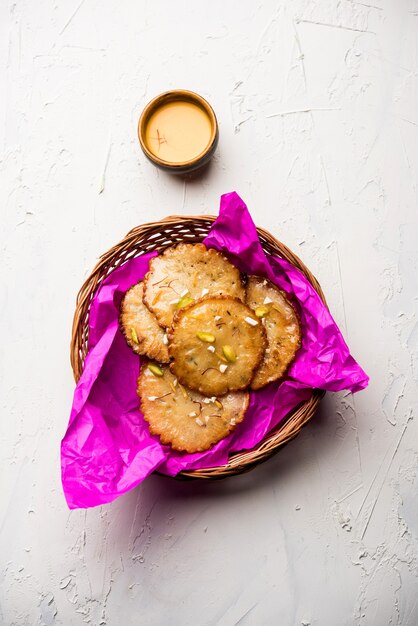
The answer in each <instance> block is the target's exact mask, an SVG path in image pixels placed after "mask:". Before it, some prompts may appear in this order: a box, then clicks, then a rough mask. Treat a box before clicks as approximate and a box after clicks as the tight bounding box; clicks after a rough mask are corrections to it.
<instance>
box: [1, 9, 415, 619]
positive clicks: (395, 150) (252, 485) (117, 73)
mask: <svg viewBox="0 0 418 626" xmlns="http://www.w3.org/2000/svg"><path fill="white" fill-rule="evenodd" d="M0 28H1V32H0V35H1V36H0V59H1V70H0V71H1V74H0V76H1V93H2V95H1V98H0V183H1V188H0V205H1V216H2V220H1V224H2V226H1V291H0V297H1V311H2V331H3V332H2V339H3V341H2V346H1V371H0V385H1V406H2V417H1V423H0V432H1V464H0V487H1V504H0V507H1V508H0V524H1V535H0V557H1V558H0V585H1V591H0V623H1V625H2V626H3V625H5V626H9V625H12V624H13V625H16V626H23V625H25V626H26V625H34V624H36V625H37V624H45V625H47V626H54V625H56V626H58V625H63V626H69V625H76V626H78V625H79V624H80V625H81V624H84V623H87V624H92V625H102V626H104V625H109V626H114V625H115V626H129V625H137V624H141V625H142V624H143V625H145V626H148V625H151V626H154V625H164V626H165V625H176V626H177V625H179V626H188V625H190V626H203V625H208V626H209V625H220V626H233V625H235V624H239V625H240V626H249V625H254V626H259V625H263V626H264V625H267V626H269V625H280V626H282V625H291V626H293V625H294V624H295V625H299V624H301V625H302V624H304V625H307V624H311V625H314V624H315V625H319V626H340V625H352V624H355V625H360V624H361V625H373V626H374V625H376V626H382V625H386V624H391V625H395V624H401V625H402V626H416V624H418V601H417V598H418V477H417V473H418V420H417V416H416V413H415V416H414V409H415V410H416V408H417V391H416V389H417V352H416V348H417V343H418V325H417V319H416V316H415V315H416V310H417V299H416V296H417V252H416V251H417V247H418V242H417V232H418V224H417V157H418V106H417V105H418V4H417V2H416V0H373V1H372V0H366V2H355V1H349V0H340V1H337V0H321V1H319V0H318V1H317V2H315V1H314V0H287V1H285V0H282V1H281V2H273V1H272V0H264V1H263V2H261V0H260V1H259V2H258V3H256V2H252V1H251V0H245V1H243V0H241V1H239V2H238V1H234V2H232V1H230V2H225V1H223V2H221V1H220V0H216V1H211V2H192V1H190V2H186V1H185V0H177V1H176V2H169V1H166V2H163V1H162V0H153V1H151V0H147V1H145V0H142V1H134V0H126V1H125V2H116V1H115V0H110V1H108V2H99V1H98V0H82V1H81V2H79V0H76V1H74V0H71V1H70V0H67V1H66V2H64V0H56V1H55V2H54V1H52V0H51V1H48V0H37V1H36V2H30V1H29V0H27V1H24V0H17V1H16V2H10V3H9V2H7V0H3V1H2V2H1V3H0ZM174 87H186V88H190V89H194V90H196V91H198V92H200V93H202V95H204V96H206V97H208V99H209V100H210V102H211V103H212V104H213V106H214V108H215V110H216V112H217V114H218V117H219V122H220V131H221V141H220V146H219V150H218V153H217V155H216V158H215V160H214V162H213V164H212V167H211V168H210V170H209V172H207V173H206V174H205V176H204V177H203V178H199V179H196V180H191V181H187V182H184V181H183V180H180V179H173V178H171V177H169V176H168V175H166V174H163V173H160V172H158V171H157V170H156V169H154V167H153V166H152V165H151V164H149V163H147V162H146V161H145V159H144V157H143V155H142V154H141V153H140V150H139V148H138V144H137V140H136V134H135V133H136V122H137V118H138V115H139V113H140V111H141V108H142V106H143V105H145V103H146V102H147V101H148V100H149V99H150V98H151V97H152V96H154V95H155V94H157V93H159V92H160V91H163V90H165V89H167V88H174ZM233 189H235V190H236V191H238V192H239V193H240V194H241V195H242V197H243V198H244V199H245V200H246V202H247V203H248V205H249V207H250V209H251V211H252V214H253V217H254V219H255V221H256V222H257V223H258V224H260V225H263V226H264V227H266V228H268V229H269V230H271V231H272V232H273V233H274V234H276V236H278V237H279V238H280V239H282V240H283V241H284V242H286V243H287V244H288V245H289V246H290V247H291V248H293V249H294V250H295V251H296V252H297V253H299V254H300V256H301V257H302V258H303V259H304V260H305V261H306V263H307V264H308V265H309V266H310V268H311V269H312V270H313V272H314V273H315V274H316V275H317V277H318V278H319V280H320V282H321V283H322V285H323V288H324V290H325V292H326V294H327V297H328V300H329V304H330V307H331V310H332V312H333V314H334V316H335V318H336V320H337V321H338V322H339V324H340V325H341V328H342V329H343V332H344V334H345V336H346V338H347V340H348V342H349V344H350V347H351V349H352V352H353V354H354V355H355V356H356V357H357V358H358V360H359V361H360V363H361V364H362V365H363V367H364V368H365V369H366V370H367V372H368V373H369V374H370V376H371V384H370V387H369V389H368V390H367V391H365V392H363V393H361V394H359V395H358V396H356V397H355V398H353V397H351V396H350V395H345V394H340V395H328V396H327V398H326V400H325V401H324V403H323V405H322V408H321V411H320V414H319V415H318V417H317V418H316V419H315V420H313V421H312V422H311V424H310V425H309V426H308V427H307V428H306V429H305V430H304V432H303V433H302V435H301V436H300V437H299V438H298V439H297V440H295V441H294V442H293V443H292V444H291V445H289V446H288V447H287V448H286V449H284V450H283V451H282V452H280V454H279V455H278V456H277V457H276V458H275V459H273V460H271V461H270V462H269V463H267V464H266V465H265V466H262V467H259V468H258V469H257V470H255V471H254V472H252V473H251V474H248V475H246V476H243V477H239V478H236V479H232V480H229V481H227V482H222V483H215V484H209V485H200V484H199V485H196V484H178V483H177V482H175V481H173V480H168V479H163V478H159V477H152V478H150V479H149V480H147V481H146V482H145V483H144V484H143V485H142V486H140V487H139V488H137V489H135V490H134V491H132V492H131V493H128V494H127V495H125V496H124V497H122V498H121V499H119V500H118V501H117V502H115V503H113V504H112V505H109V506H104V507H102V508H100V509H95V510H88V511H75V512H72V513H69V512H68V510H67V508H66V505H65V503H64V499H63V496H62V492H61V485H60V470H59V442H60V438H61V436H62V434H63V432H64V430H65V427H66V423H67V418H68V413H69V408H70V404H71V398H72V392H73V381H72V376H71V371H70V367H69V360H68V344H69V337H70V327H71V319H72V314H73V308H74V298H75V294H76V292H77V290H78V288H79V286H80V284H81V282H82V280H83V278H84V277H85V276H86V275H87V273H88V272H89V270H90V269H91V268H92V266H93V264H94V263H95V260H96V258H97V256H98V255H99V254H100V253H101V252H103V251H105V250H106V249H107V248H108V247H109V246H111V245H113V244H114V243H115V242H116V241H117V240H118V239H119V238H121V237H122V236H123V235H124V234H125V233H126V232H127V231H128V230H129V229H130V228H131V227H133V226H134V225H136V224H139V223H141V222H144V221H147V220H150V219H155V218H158V217H159V216H164V215H167V214H168V213H184V214H189V213H200V212H207V213H211V212H215V211H217V208H218V199H219V195H220V194H221V193H223V192H226V191H230V190H233Z"/></svg>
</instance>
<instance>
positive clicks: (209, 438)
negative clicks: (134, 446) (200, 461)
mask: <svg viewBox="0 0 418 626" xmlns="http://www.w3.org/2000/svg"><path fill="white" fill-rule="evenodd" d="M137 393H138V396H139V398H140V400H141V407H140V408H141V411H142V413H143V415H144V419H145V420H146V421H147V422H148V425H149V429H150V432H151V434H152V435H158V436H159V438H160V440H161V443H163V444H168V445H170V446H171V447H172V448H173V450H178V451H180V452H188V453H193V452H204V451H205V450H208V449H209V448H210V447H211V446H213V445H214V444H215V443H217V442H218V441H220V440H221V439H223V438H224V437H226V436H227V435H229V433H231V432H232V431H233V430H234V429H235V428H236V426H237V424H239V423H240V422H242V420H243V419H244V415H245V411H246V410H247V407H248V402H249V394H248V392H246V391H237V392H233V393H228V394H227V395H225V396H223V397H222V398H220V399H217V398H216V397H212V398H207V397H205V396H203V395H202V394H200V393H198V392H196V391H192V390H190V389H186V388H185V387H183V385H181V384H180V383H179V382H178V380H177V378H176V377H175V376H174V374H173V373H172V372H171V371H170V369H169V368H168V367H167V366H164V365H158V364H156V363H144V364H143V365H142V367H141V374H140V376H139V378H138V386H137Z"/></svg>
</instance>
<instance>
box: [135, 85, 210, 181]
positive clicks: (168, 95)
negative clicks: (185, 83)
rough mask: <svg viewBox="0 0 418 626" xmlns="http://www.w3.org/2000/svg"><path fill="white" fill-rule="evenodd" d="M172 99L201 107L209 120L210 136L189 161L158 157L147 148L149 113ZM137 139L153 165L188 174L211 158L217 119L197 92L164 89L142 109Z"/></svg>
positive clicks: (174, 172)
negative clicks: (199, 151) (164, 90)
mask: <svg viewBox="0 0 418 626" xmlns="http://www.w3.org/2000/svg"><path fill="white" fill-rule="evenodd" d="M173 100H174V101H182V102H191V103H192V104H195V105H196V106H198V107H199V108H201V109H203V111H204V112H205V113H206V115H207V116H208V118H209V121H210V125H211V136H210V140H209V143H208V145H207V146H206V148H205V149H204V150H203V151H202V152H201V153H200V154H198V155H197V156H195V157H194V158H193V159H190V160H189V161H181V162H173V161H165V160H164V159H160V158H159V157H158V156H156V155H155V154H154V153H153V152H152V151H151V150H150V149H149V147H148V145H147V142H146V129H147V124H148V122H149V120H150V117H151V115H152V114H153V113H154V112H155V110H156V109H158V108H159V107H161V106H162V105H164V104H167V103H168V102H171V101H173ZM138 139H139V143H140V145H141V148H142V150H143V152H144V154H145V155H146V156H147V158H148V159H149V160H150V161H151V162H152V163H154V165H156V166H157V167H159V168H161V169H162V170H165V171H166V172H171V173H173V174H188V173H189V172H193V171H195V170H197V169H199V168H201V167H203V166H204V165H206V164H207V163H208V162H209V160H210V159H211V158H212V156H213V153H214V152H215V150H216V146H217V145H218V139H219V129H218V121H217V119H216V115H215V112H214V110H213V109H212V107H211V106H210V104H209V102H207V101H206V100H205V99H204V98H202V96H199V94H197V93H194V92H193V91H186V90H184V89H175V90H173V91H166V92H165V93H162V94H160V95H159V96H156V97H155V98H153V100H151V102H149V103H148V104H147V106H146V107H145V109H144V110H143V111H142V114H141V117H140V118H139V122H138Z"/></svg>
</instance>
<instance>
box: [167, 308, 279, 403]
mask: <svg viewBox="0 0 418 626" xmlns="http://www.w3.org/2000/svg"><path fill="white" fill-rule="evenodd" d="M168 342H169V344H168V350H169V355H170V357H171V359H172V361H171V363H170V368H171V370H172V372H173V373H174V374H175V376H177V378H178V379H179V381H180V382H181V383H183V384H184V385H186V386H187V387H190V389H194V390H196V391H199V392H200V393H202V394H203V395H206V396H222V395H224V394H225V393H227V392H228V391H237V390H239V389H244V388H245V387H247V386H248V385H249V384H250V382H251V380H252V378H253V374H254V372H255V370H256V369H257V367H258V366H259V364H260V363H261V361H262V359H263V356H264V350H265V348H266V345H267V340H266V333H265V330H264V327H263V324H262V323H261V320H259V319H258V318H257V317H256V315H255V313H254V311H252V310H251V309H250V308H249V307H248V306H247V305H245V304H244V303H243V302H241V300H239V299H238V298H231V297H228V296H205V297H204V298H201V299H200V300H197V301H196V302H194V303H192V304H189V305H188V306H187V307H185V308H183V309H180V310H179V311H177V313H176V315H175V317H174V321H173V326H172V327H171V329H170V330H169V331H168Z"/></svg>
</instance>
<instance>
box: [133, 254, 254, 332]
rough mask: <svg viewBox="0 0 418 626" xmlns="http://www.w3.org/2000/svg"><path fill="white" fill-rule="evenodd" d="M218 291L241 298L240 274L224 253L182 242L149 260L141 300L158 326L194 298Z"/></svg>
mask: <svg viewBox="0 0 418 626" xmlns="http://www.w3.org/2000/svg"><path fill="white" fill-rule="evenodd" d="M221 294H227V295H229V296H234V297H237V298H241V300H244V298H245V289H244V287H243V284H242V280H241V274H240V272H239V270H238V269H237V268H236V267H235V266H234V265H232V263H230V262H229V261H228V259H227V258H226V257H224V255H223V254H221V253H220V252H218V251H217V250H214V249H213V248H206V246H204V245H203V243H197V244H190V243H181V244H179V245H177V246H173V247H170V248H167V249H166V250H165V251H164V252H163V254H161V255H159V256H157V257H154V258H153V259H151V261H150V270H149V272H148V274H147V275H146V276H145V280H144V302H145V304H146V305H147V307H148V308H149V309H150V311H152V312H153V313H154V314H155V316H156V317H157V319H158V322H159V323H160V325H161V326H164V327H166V328H168V327H169V326H171V323H172V321H173V316H174V314H175V312H176V311H177V310H178V309H180V308H182V307H183V306H186V305H187V304H190V302H192V301H193V300H197V299H198V298H201V297H203V296H205V295H221Z"/></svg>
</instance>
